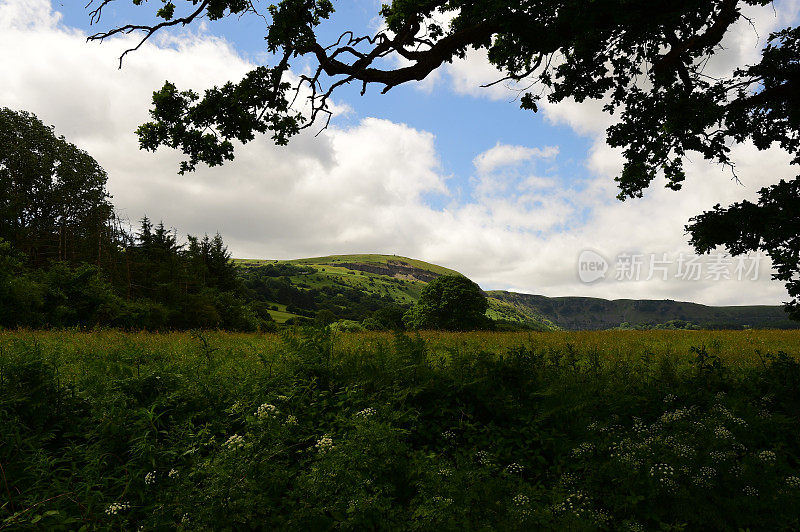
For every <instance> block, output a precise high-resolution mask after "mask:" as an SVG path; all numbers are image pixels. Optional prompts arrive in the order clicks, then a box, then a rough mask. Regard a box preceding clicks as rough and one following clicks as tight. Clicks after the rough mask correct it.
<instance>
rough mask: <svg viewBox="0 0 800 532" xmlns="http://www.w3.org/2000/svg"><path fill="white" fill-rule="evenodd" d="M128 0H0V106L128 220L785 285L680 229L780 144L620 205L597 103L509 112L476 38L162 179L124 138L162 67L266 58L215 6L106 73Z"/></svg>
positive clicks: (753, 176) (286, 255)
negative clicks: (407, 74) (307, 119)
mask: <svg viewBox="0 0 800 532" xmlns="http://www.w3.org/2000/svg"><path fill="white" fill-rule="evenodd" d="M95 1H96V0H95ZM128 4H130V2H129V1H127V0H117V1H115V2H113V3H112V4H110V6H109V7H108V8H107V10H106V11H105V12H104V15H103V18H102V19H101V20H100V22H99V23H98V24H96V25H94V26H90V25H89V12H88V10H87V9H86V8H85V2H74V1H69V0H61V1H58V0H56V1H54V2H50V1H49V0H0V64H2V65H3V76H2V77H0V106H5V107H9V108H12V109H15V110H26V111H30V112H32V113H34V114H36V115H37V116H38V117H39V118H40V119H41V120H42V121H44V122H45V123H46V124H49V125H53V126H54V127H55V131H56V132H57V133H58V134H59V135H64V136H65V137H66V138H67V140H69V141H70V142H73V143H75V144H76V145H78V146H79V147H81V148H82V149H84V150H86V151H87V152H88V153H89V154H91V155H92V156H93V157H94V158H95V159H97V161H98V162H99V163H100V164H101V165H102V166H103V167H104V168H105V169H106V171H107V172H108V174H109V180H108V189H109V191H110V193H111V194H112V195H113V203H114V204H115V206H116V207H117V209H118V210H119V212H120V213H121V214H122V216H124V217H126V218H128V219H129V220H130V221H131V223H132V224H133V225H135V224H136V221H137V220H138V219H140V218H141V217H142V216H145V215H147V216H149V217H150V218H152V219H154V220H163V221H164V223H165V224H166V225H167V226H169V227H172V228H175V229H176V231H177V232H178V233H179V235H186V234H187V233H188V234H201V235H202V234H204V233H210V234H213V233H215V232H217V231H219V232H220V233H221V234H222V235H223V238H224V240H225V242H226V243H227V245H228V247H229V250H230V251H231V252H232V254H233V255H234V256H235V257H240V258H270V259H290V258H300V257H311V256H321V255H330V254H345V253H384V254H396V255H400V256H406V257H413V258H417V259H421V260H425V261H429V262H432V263H435V264H440V265H443V266H446V267H449V268H452V269H455V270H458V271H459V272H461V273H463V274H465V275H467V276H468V277H470V278H472V279H473V280H475V281H476V282H478V283H479V284H480V285H481V287H482V288H484V289H487V290H491V289H502V290H515V291H519V292H526V293H533V294H543V295H548V296H576V295H577V296H590V297H603V298H609V299H619V298H637V299H638V298H645V299H674V300H683V301H694V302H698V303H704V304H713V305H745V304H770V305H774V304H780V303H781V302H783V301H786V300H787V299H788V296H787V294H786V292H785V289H784V286H783V284H782V283H780V282H776V281H772V280H771V279H770V274H769V271H770V265H769V261H768V258H766V257H756V256H750V257H744V258H741V259H739V258H729V257H726V256H724V255H723V254H721V253H715V254H712V255H711V256H709V257H702V258H697V257H694V256H693V255H692V249H691V247H690V246H689V245H688V237H687V235H686V234H685V229H684V226H685V225H686V224H687V222H688V220H689V218H691V217H692V216H694V215H696V214H699V213H701V212H703V211H704V210H709V209H710V208H712V207H713V206H714V205H715V204H717V203H720V204H722V205H728V204H730V203H733V202H735V201H741V200H742V199H750V200H753V199H755V198H756V197H757V192H758V190H759V189H760V188H762V187H764V186H767V185H770V184H773V183H776V182H778V181H779V180H780V179H790V178H793V177H794V176H795V175H796V174H797V171H796V169H795V168H792V167H791V166H790V165H789V160H790V157H789V155H788V154H787V153H786V152H784V151H782V150H780V149H777V148H772V149H769V150H766V151H758V150H757V149H755V148H754V147H753V146H752V145H750V144H743V145H737V146H735V147H734V148H733V150H732V158H733V160H734V161H735V163H736V165H737V174H738V177H739V179H740V181H741V183H736V182H734V181H733V180H732V179H731V174H730V172H729V171H726V170H725V169H723V168H721V167H719V166H717V165H714V164H711V163H708V162H706V161H703V160H702V158H701V157H700V156H694V157H689V159H690V161H689V163H688V165H687V169H686V170H687V181H686V184H685V186H684V187H683V190H682V191H679V192H675V191H671V190H668V189H665V188H664V186H663V184H664V183H663V180H662V181H660V182H656V183H654V184H653V186H651V188H650V189H648V190H647V191H646V193H645V197H644V198H641V199H636V200H627V201H625V202H620V201H618V200H617V199H616V198H615V197H616V194H617V189H616V186H615V183H614V177H615V176H616V175H618V173H619V171H620V169H621V167H622V158H621V155H620V152H619V151H618V150H614V149H612V148H610V147H609V146H607V145H606V142H605V129H606V128H607V127H608V126H609V125H610V124H612V121H611V119H610V117H608V116H607V115H605V114H603V113H602V112H601V106H602V103H601V102H587V103H583V104H577V103H575V102H570V101H566V102H562V103H559V104H549V103H544V104H543V105H542V106H541V109H540V111H539V112H538V113H536V114H534V113H531V112H529V111H523V110H520V109H519V103H518V102H517V101H516V97H517V92H516V91H514V90H513V87H508V86H506V85H504V84H498V85H495V86H493V87H491V88H481V87H480V85H481V84H484V83H487V82H490V81H494V80H495V79H497V78H498V77H499V73H498V72H497V71H496V70H495V69H494V68H493V67H492V66H491V65H490V64H489V63H488V61H487V60H486V57H485V55H484V54H481V53H479V52H471V53H469V54H467V57H466V58H465V59H463V60H457V61H455V62H454V63H453V64H448V65H446V66H445V67H444V68H442V69H440V70H439V71H437V72H435V73H434V74H432V75H431V76H429V78H428V79H426V80H423V81H422V82H419V83H415V84H409V85H404V86H400V87H396V88H394V89H392V90H391V91H390V92H389V93H388V94H386V95H381V94H379V92H380V90H379V88H377V87H371V88H369V89H368V92H367V94H366V95H365V96H360V95H359V90H358V89H360V87H355V86H353V87H346V88H344V90H342V91H340V92H338V93H336V94H335V96H334V97H335V101H334V106H335V112H336V113H335V116H334V119H333V121H332V122H331V125H330V127H328V128H327V129H326V130H324V131H322V132H321V133H320V134H319V135H315V134H316V133H317V130H306V131H305V132H304V133H302V134H301V135H299V136H297V137H295V138H293V139H292V140H291V142H290V143H289V145H288V146H285V147H278V146H274V145H273V144H272V143H271V141H270V140H269V139H268V138H257V139H256V140H255V141H253V142H251V143H249V144H247V145H245V146H237V150H236V155H237V156H236V160H235V161H233V162H231V163H227V164H225V165H224V166H222V167H215V168H207V167H203V166H200V167H198V170H197V171H196V172H195V173H191V174H186V175H183V176H181V175H178V174H177V169H178V163H179V161H180V160H181V154H179V153H177V152H175V151H173V150H170V149H160V150H159V151H157V152H156V153H155V154H154V153H151V152H145V151H140V150H139V149H138V141H137V137H136V135H135V133H134V131H135V129H136V127H137V126H138V125H139V124H141V123H143V122H145V121H147V120H148V118H149V116H148V110H149V108H150V98H151V94H152V92H153V91H154V90H157V89H158V88H160V87H161V85H163V83H164V81H166V80H169V81H172V82H174V83H176V84H177V85H178V87H179V88H181V89H185V88H193V89H195V90H198V91H202V90H203V89H205V88H208V87H211V86H213V85H217V84H221V83H224V82H226V81H228V80H234V81H237V80H239V79H241V77H242V76H243V75H244V74H245V73H246V72H247V71H249V70H250V69H252V68H254V67H255V66H256V65H258V64H263V63H264V62H265V61H269V59H270V58H269V57H268V56H267V55H266V53H265V45H264V40H263V37H264V35H265V30H264V22H263V21H262V20H260V19H258V18H257V17H249V18H248V17H245V18H242V19H239V18H229V19H226V20H223V21H220V22H207V21H202V22H201V23H200V24H197V25H195V26H190V27H188V28H186V29H179V30H174V31H167V32H162V33H161V34H160V35H158V36H157V37H156V38H154V39H152V40H151V41H149V42H148V43H147V44H145V45H144V46H143V47H142V48H141V49H139V50H138V51H137V52H135V53H132V54H129V55H128V56H126V58H125V60H124V62H123V66H122V68H121V69H118V58H119V55H120V54H121V53H122V52H123V51H124V50H125V49H126V48H128V47H130V46H131V44H132V43H135V41H134V40H133V39H134V37H133V36H128V37H120V38H112V39H108V40H106V41H105V42H103V43H96V42H86V37H87V35H89V34H92V33H94V32H96V31H100V30H103V29H108V28H111V27H114V26H116V25H119V24H121V23H124V22H128V21H130V20H135V19H136V18H137V17H140V16H141V14H140V13H141V9H134V8H133V7H132V6H130V5H128ZM334 5H335V6H336V8H337V13H336V14H335V21H334V22H331V23H330V24H328V25H326V26H325V27H323V29H322V32H323V33H322V35H323V37H327V38H329V39H330V40H331V42H332V41H334V40H335V37H334V35H336V34H337V31H339V30H341V29H342V28H354V29H360V30H361V31H362V33H370V32H374V31H375V30H376V29H377V28H378V27H379V23H380V21H379V19H378V18H377V13H378V10H379V8H380V2H377V1H375V0H349V1H347V2H343V1H339V2H334ZM145 6H147V4H145ZM151 6H152V4H151ZM798 12H800V0H782V1H776V2H774V4H773V5H769V6H766V7H763V8H753V9H750V10H749V12H748V13H747V15H748V16H749V18H750V19H751V22H752V25H751V24H749V23H747V22H744V21H743V22H742V23H741V24H739V25H738V26H737V27H735V28H733V29H732V30H731V31H729V34H728V35H727V37H726V39H725V41H724V42H723V48H724V49H723V50H722V51H721V52H720V53H719V54H717V55H716V56H715V58H714V59H713V61H712V62H711V63H710V64H709V66H708V69H709V70H708V72H709V73H720V74H722V73H725V72H729V71H730V70H731V69H732V68H733V67H734V66H737V65H743V64H748V63H753V62H755V61H756V60H757V58H758V55H759V52H760V49H761V47H762V46H763V44H764V39H765V37H766V36H767V35H768V34H769V32H770V31H771V30H774V29H777V28H781V27H785V26H787V25H790V24H792V23H795V22H796V20H797V18H798ZM293 68H294V69H295V71H296V72H301V71H303V69H304V68H308V65H306V64H303V63H297V64H296V65H293ZM598 265H599V266H598ZM598 271H599V272H600V273H599V274H598V275H595V274H594V272H598Z"/></svg>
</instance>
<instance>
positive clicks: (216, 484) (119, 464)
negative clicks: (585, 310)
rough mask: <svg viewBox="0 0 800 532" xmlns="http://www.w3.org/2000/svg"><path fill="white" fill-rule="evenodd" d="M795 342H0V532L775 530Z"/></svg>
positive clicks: (662, 334) (668, 338)
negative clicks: (96, 531)
mask: <svg viewBox="0 0 800 532" xmlns="http://www.w3.org/2000/svg"><path fill="white" fill-rule="evenodd" d="M798 340H800V335H798V333H797V332H778V331H775V332H773V331H741V332H674V331H646V332H641V331H625V332H600V333H533V334H518V333H507V334H488V333H487V334H484V333H469V334H448V333H425V334H422V335H419V336H415V335H410V336H403V335H397V336H394V335H390V334H380V333H371V334H368V335H362V334H342V335H337V336H332V335H331V334H330V333H329V332H326V331H323V330H308V331H294V332H287V333H285V334H283V335H243V334H228V333H208V332H203V333H195V334H183V333H182V334H145V333H142V334H125V333H121V332H116V331H97V332H91V333H82V332H27V331H16V332H1V333H0V466H2V467H1V468H0V528H2V529H9V530H12V529H30V528H37V527H38V528H40V529H43V530H44V529H46V530H74V529H79V528H81V527H84V529H117V528H125V529H128V528H131V529H135V528H141V529H144V530H160V529H165V530H166V529H176V528H179V529H187V530H204V529H208V530H219V529H261V528H263V529H291V530H295V529H310V530H316V529H333V528H335V529H353V530H363V529H365V528H366V529H369V528H387V529H414V530H451V529H452V530H456V529H458V530H461V529H476V528H495V529H507V530H515V529H517V530H530V529H551V530H566V529H572V530H583V529H586V530H595V529H608V530H651V529H662V530H683V529H692V530H694V529H738V528H742V529H746V528H749V529H751V530H781V529H785V530H790V529H796V528H797V527H798V526H800V522H799V521H798V515H797V512H796V510H795V508H797V507H798V504H799V503H800V464H798V458H799V457H800V431H798V428H800V426H799V425H798V419H799V416H800V364H798V362H797V361H796V357H797V355H798V347H799V346H800V342H798Z"/></svg>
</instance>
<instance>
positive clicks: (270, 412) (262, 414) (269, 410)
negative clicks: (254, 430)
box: [255, 403, 278, 419]
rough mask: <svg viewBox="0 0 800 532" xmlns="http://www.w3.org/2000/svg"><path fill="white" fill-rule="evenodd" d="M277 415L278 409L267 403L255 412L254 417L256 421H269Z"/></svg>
mask: <svg viewBox="0 0 800 532" xmlns="http://www.w3.org/2000/svg"><path fill="white" fill-rule="evenodd" d="M276 415H278V409H277V408H276V407H275V405H271V404H269V403H264V404H263V405H261V406H259V407H258V409H257V410H256V413H255V416H256V417H257V418H258V419H269V418H271V417H275V416H276Z"/></svg>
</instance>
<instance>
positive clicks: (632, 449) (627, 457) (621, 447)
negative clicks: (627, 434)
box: [609, 438, 642, 469]
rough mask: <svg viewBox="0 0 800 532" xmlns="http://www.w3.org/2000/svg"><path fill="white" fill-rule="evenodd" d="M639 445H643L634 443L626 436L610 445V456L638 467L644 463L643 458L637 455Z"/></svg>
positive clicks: (624, 463) (622, 462)
mask: <svg viewBox="0 0 800 532" xmlns="http://www.w3.org/2000/svg"><path fill="white" fill-rule="evenodd" d="M639 447H641V445H637V444H634V443H633V442H632V441H631V440H630V439H629V438H624V439H622V440H620V441H618V442H613V443H612V444H611V445H610V446H609V451H610V453H609V456H610V457H611V458H613V459H614V460H617V461H618V462H620V463H621V464H623V465H627V466H629V467H631V468H634V469H636V468H639V467H641V465H642V459H641V458H640V457H639V456H637V455H636V451H637V450H638V449H639Z"/></svg>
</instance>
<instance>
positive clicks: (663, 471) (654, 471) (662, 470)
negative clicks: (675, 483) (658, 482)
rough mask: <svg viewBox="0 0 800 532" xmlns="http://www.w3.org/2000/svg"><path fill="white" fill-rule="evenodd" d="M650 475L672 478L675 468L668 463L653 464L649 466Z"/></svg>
mask: <svg viewBox="0 0 800 532" xmlns="http://www.w3.org/2000/svg"><path fill="white" fill-rule="evenodd" d="M650 476H651V477H653V478H672V477H674V476H675V468H674V467H672V466H671V465H669V464H654V465H653V466H652V467H651V468H650Z"/></svg>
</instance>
